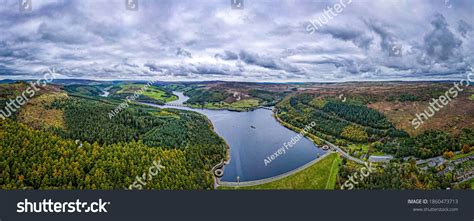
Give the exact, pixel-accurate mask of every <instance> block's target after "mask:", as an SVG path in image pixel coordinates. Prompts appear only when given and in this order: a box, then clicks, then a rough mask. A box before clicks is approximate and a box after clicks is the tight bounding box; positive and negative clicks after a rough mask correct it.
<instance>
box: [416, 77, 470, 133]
mask: <svg viewBox="0 0 474 221" xmlns="http://www.w3.org/2000/svg"><path fill="white" fill-rule="evenodd" d="M473 72H474V70H473V69H472V68H471V71H470V72H469V73H468V74H467V76H466V79H462V80H460V81H459V83H458V82H454V83H453V86H452V87H451V88H450V89H449V90H447V91H446V92H445V93H444V94H443V95H441V96H439V98H438V99H436V98H433V99H432V100H431V102H429V105H430V106H429V107H428V108H426V109H425V110H424V111H423V113H418V114H416V117H415V118H414V119H413V120H412V121H411V125H412V126H413V127H415V129H418V128H419V127H420V126H421V125H423V124H424V122H425V121H426V120H428V119H430V118H431V117H433V116H434V115H435V114H436V113H437V112H438V111H440V110H441V109H443V108H444V107H445V106H446V105H448V104H449V102H451V101H452V100H453V99H455V98H456V97H458V95H459V92H462V91H464V89H463V87H469V85H470V84H471V82H474V73H473Z"/></svg>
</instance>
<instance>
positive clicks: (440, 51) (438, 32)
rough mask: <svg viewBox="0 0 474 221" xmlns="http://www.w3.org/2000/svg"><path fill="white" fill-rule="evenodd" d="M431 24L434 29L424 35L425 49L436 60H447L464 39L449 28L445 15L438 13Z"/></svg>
mask: <svg viewBox="0 0 474 221" xmlns="http://www.w3.org/2000/svg"><path fill="white" fill-rule="evenodd" d="M431 24H432V26H433V30H432V31H431V32H430V33H428V34H427V35H425V37H424V46H425V51H426V53H427V54H428V55H429V56H430V57H432V58H433V59H435V60H436V61H446V60H448V59H450V58H451V57H453V56H454V55H455V53H456V51H457V49H459V48H460V47H461V45H462V41H461V40H460V39H459V38H457V37H456V36H455V35H454V34H453V33H452V32H451V30H449V29H448V23H447V21H446V19H445V18H444V16H443V15H441V14H439V13H437V14H436V15H435V18H434V20H433V21H432V22H431Z"/></svg>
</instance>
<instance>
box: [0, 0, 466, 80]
mask: <svg viewBox="0 0 474 221" xmlns="http://www.w3.org/2000/svg"><path fill="white" fill-rule="evenodd" d="M277 1H278V2H277V3H275V2H269V1H252V3H251V4H250V3H249V4H246V5H245V8H244V9H243V10H232V9H231V7H230V3H229V2H227V1H199V2H197V3H195V2H193V4H190V2H191V1H188V0H180V1H174V0H160V1H141V2H140V8H139V10H138V11H128V10H126V9H125V4H123V2H119V1H117V2H115V1H112V2H111V1H106V0H96V1H81V0H69V1H62V0H44V1H34V4H33V11H31V12H28V13H23V12H20V11H19V10H18V1H17V0H5V1H4V4H2V7H0V17H1V18H2V19H1V20H0V30H2V34H1V35H0V78H12V79H32V78H38V77H41V71H42V70H45V69H47V68H49V67H55V68H56V70H57V71H58V72H61V73H60V74H62V75H61V76H62V77H64V78H84V79H98V80H115V79H127V80H132V79H143V80H147V79H159V80H172V81H176V80H235V81H346V80H405V79H417V80H420V79H428V80H432V79H433V78H436V79H458V78H462V77H464V76H463V74H462V71H465V70H466V67H468V66H469V64H472V63H474V54H473V53H472V51H473V50H474V43H473V42H474V41H473V39H472V38H473V35H472V34H471V33H472V27H473V25H474V24H473V20H472V7H473V5H474V3H473V2H472V1H470V0H459V1H456V2H453V4H452V8H447V7H446V6H445V5H444V4H443V3H442V2H441V3H439V4H438V3H432V2H431V1H430V0H420V1H414V2H410V4H402V3H400V2H399V1H383V2H373V3H371V4H370V7H367V6H368V5H367V3H366V2H356V1H353V2H352V3H351V4H350V5H348V7H347V8H346V9H345V10H344V12H343V13H341V14H339V15H338V16H334V18H333V19H332V20H330V21H328V23H327V24H325V25H324V26H322V27H321V28H320V30H319V31H318V32H315V33H314V34H309V33H308V32H307V31H306V29H305V25H303V24H307V23H308V21H310V20H314V18H315V15H318V14H321V13H322V12H323V10H324V9H326V8H327V7H328V6H331V5H333V4H334V3H336V2H339V1H338V0H325V1H312V0H277ZM469 9H471V10H469ZM433 15H435V16H434V17H433ZM151 21H152V22H151ZM398 45H401V46H402V51H403V53H402V56H390V53H391V50H392V48H393V47H394V46H398Z"/></svg>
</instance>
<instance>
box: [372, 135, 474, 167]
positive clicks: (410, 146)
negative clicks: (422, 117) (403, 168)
mask: <svg viewBox="0 0 474 221" xmlns="http://www.w3.org/2000/svg"><path fill="white" fill-rule="evenodd" d="M463 146H469V147H473V146H474V130H473V129H467V128H465V129H463V130H461V132H460V133H459V134H457V135H454V136H451V135H450V134H448V133H447V132H444V131H439V130H429V131H425V132H423V133H422V134H420V135H418V136H416V137H413V138H410V137H406V138H401V139H397V140H393V141H391V142H386V143H383V144H382V143H379V144H377V145H374V148H375V149H377V150H380V151H383V152H385V153H390V154H393V155H395V156H397V157H406V156H416V157H419V158H422V159H425V158H430V157H435V156H440V155H443V153H445V152H447V151H453V152H454V151H458V150H461V149H462V147H463Z"/></svg>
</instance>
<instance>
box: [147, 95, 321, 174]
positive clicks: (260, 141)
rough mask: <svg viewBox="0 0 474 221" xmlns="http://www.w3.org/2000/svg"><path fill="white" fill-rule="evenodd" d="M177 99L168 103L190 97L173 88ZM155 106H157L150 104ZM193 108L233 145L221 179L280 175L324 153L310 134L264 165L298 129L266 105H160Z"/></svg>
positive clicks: (182, 101)
mask: <svg viewBox="0 0 474 221" xmlns="http://www.w3.org/2000/svg"><path fill="white" fill-rule="evenodd" d="M173 93H174V94H175V95H177V96H178V97H179V99H178V100H176V101H174V102H170V103H169V104H174V105H177V104H178V105H179V104H183V103H184V102H185V101H186V100H188V97H186V96H184V94H183V93H182V92H173ZM148 105H152V106H158V105H153V104H148ZM158 107H161V108H163V107H167V108H176V109H182V110H190V111H195V112H199V113H201V114H204V115H206V116H207V118H209V120H211V122H212V124H213V125H214V130H215V131H216V133H217V134H219V136H221V137H222V138H224V139H225V140H226V142H227V144H229V146H230V163H229V164H228V165H226V166H225V167H224V176H223V177H222V178H221V180H222V181H226V182H237V177H239V181H241V182H244V181H254V180H260V179H265V178H270V177H274V176H278V175H280V174H283V173H286V172H289V171H291V170H294V169H297V168H299V167H301V166H303V165H305V164H306V163H308V162H310V161H312V160H314V159H316V158H317V156H318V155H319V156H322V155H324V154H325V151H323V150H322V149H320V148H317V147H316V145H315V144H313V142H311V141H310V140H308V139H307V138H302V139H300V140H299V141H298V142H296V144H295V145H294V146H293V147H291V148H289V149H288V150H286V152H285V153H284V154H281V155H279V156H278V157H277V158H275V159H274V160H272V161H271V163H267V165H265V159H267V157H269V156H271V155H272V154H275V152H277V151H278V149H280V148H282V147H283V145H284V143H289V142H290V141H291V139H292V138H294V137H296V136H297V135H298V133H296V132H293V131H291V130H290V129H287V128H286V127H284V126H282V125H281V124H280V123H278V121H276V120H275V118H274V117H273V116H272V114H273V112H272V111H271V110H267V109H257V110H254V111H248V112H234V111H228V110H207V109H193V108H188V107H176V106H167V105H165V106H158Z"/></svg>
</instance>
